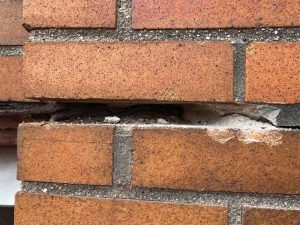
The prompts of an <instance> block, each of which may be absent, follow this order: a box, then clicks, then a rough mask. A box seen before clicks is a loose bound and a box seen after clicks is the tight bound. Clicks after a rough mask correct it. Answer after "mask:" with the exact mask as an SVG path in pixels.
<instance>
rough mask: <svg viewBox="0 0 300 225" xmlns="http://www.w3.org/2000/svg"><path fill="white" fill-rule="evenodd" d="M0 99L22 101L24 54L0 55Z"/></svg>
mask: <svg viewBox="0 0 300 225" xmlns="http://www.w3.org/2000/svg"><path fill="white" fill-rule="evenodd" d="M0 81H1V85H0V101H8V100H13V101H21V100H24V98H23V94H22V56H0Z"/></svg>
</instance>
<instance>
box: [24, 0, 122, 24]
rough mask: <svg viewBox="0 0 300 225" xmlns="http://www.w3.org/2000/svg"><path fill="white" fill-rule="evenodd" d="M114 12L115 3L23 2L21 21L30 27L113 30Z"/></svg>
mask: <svg viewBox="0 0 300 225" xmlns="http://www.w3.org/2000/svg"><path fill="white" fill-rule="evenodd" d="M116 11H117V3H116V0H100V1H99V0H73V1H68V2H66V1H62V0H52V1H51V2H48V1H44V0H24V20H25V24H26V25H27V26H28V27H31V28H36V27H38V28H43V27H60V28H63V27H71V28H81V27H82V28H83V27H88V28H89V27H90V28H97V27H99V28H115V26H116Z"/></svg>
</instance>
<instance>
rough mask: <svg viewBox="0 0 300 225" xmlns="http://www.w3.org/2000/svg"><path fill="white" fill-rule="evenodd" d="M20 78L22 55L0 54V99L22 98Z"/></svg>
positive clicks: (16, 99) (20, 99) (15, 99)
mask: <svg viewBox="0 0 300 225" xmlns="http://www.w3.org/2000/svg"><path fill="white" fill-rule="evenodd" d="M0 4H1V3H0ZM21 79H22V56H0V81H1V85H0V101H8V100H13V101H22V100H24V98H23V94H22V80H21Z"/></svg>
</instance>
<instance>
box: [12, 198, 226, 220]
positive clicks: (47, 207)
mask: <svg viewBox="0 0 300 225" xmlns="http://www.w3.org/2000/svg"><path fill="white" fill-rule="evenodd" d="M15 211H16V214H15V224H16V225H28V224H31V225H39V224H44V225H48V224H49V225H52V224H78V225H86V224H97V225H98V224H99V225H100V224H101V225H154V224H155V225H199V224H203V225H227V208H226V207H213V206H201V205H196V204H190V205H187V204H180V203H164V202H160V203H158V202H147V201H132V200H117V199H114V200H113V199H97V198H83V197H67V196H51V195H48V196H47V195H37V194H18V195H17V198H16V209H15Z"/></svg>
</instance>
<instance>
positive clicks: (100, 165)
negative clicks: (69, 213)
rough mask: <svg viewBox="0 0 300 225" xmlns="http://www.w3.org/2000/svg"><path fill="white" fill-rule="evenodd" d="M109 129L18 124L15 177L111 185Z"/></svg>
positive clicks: (110, 128)
mask: <svg viewBox="0 0 300 225" xmlns="http://www.w3.org/2000/svg"><path fill="white" fill-rule="evenodd" d="M113 133H114V128H113V127H112V126H105V125H104V126H103V125H80V124H77V125H76V124H51V123H49V124H43V123H28V124H22V125H20V127H19V133H18V157H19V162H18V179H19V180H23V181H42V182H60V183H70V184H73V183H74V184H94V185H111V184H112V143H113Z"/></svg>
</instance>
